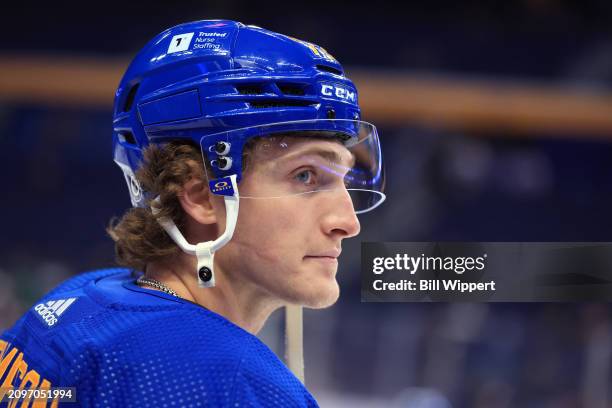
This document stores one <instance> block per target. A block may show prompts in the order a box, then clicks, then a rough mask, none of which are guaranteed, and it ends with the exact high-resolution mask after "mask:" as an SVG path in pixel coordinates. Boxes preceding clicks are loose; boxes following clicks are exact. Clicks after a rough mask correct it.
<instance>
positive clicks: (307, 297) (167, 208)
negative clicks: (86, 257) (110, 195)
mask: <svg viewBox="0 0 612 408" xmlns="http://www.w3.org/2000/svg"><path fill="white" fill-rule="evenodd" d="M113 144H114V158H115V162H116V163H117V164H118V165H119V166H120V168H121V169H122V170H123V173H124V176H125V179H126V181H127V183H128V187H129V191H130V196H131V199H132V204H133V206H134V207H135V208H134V209H132V210H131V211H130V212H129V213H128V214H127V215H126V216H125V217H124V218H123V219H122V221H121V222H119V223H118V224H116V225H114V226H113V227H111V228H110V229H109V232H110V233H111V235H112V236H113V238H114V239H115V241H116V242H117V253H118V255H119V260H120V261H121V262H122V263H124V264H127V265H130V266H132V267H136V268H139V269H142V268H143V267H144V266H145V265H146V264H147V263H149V262H153V261H159V260H162V259H164V258H165V259H169V258H171V257H173V256H174V257H177V256H179V254H180V253H182V252H185V253H187V254H191V255H196V256H195V261H194V265H193V266H191V267H193V268H194V269H195V271H196V277H197V279H198V281H199V283H200V286H203V287H210V286H214V285H215V279H229V278H230V277H231V278H232V279H234V280H235V281H239V280H241V279H243V280H244V279H246V280H248V281H250V282H252V283H255V284H256V285H259V286H260V287H261V290H262V291H269V292H278V293H273V294H274V295H275V296H277V297H279V298H281V299H284V300H286V301H290V302H300V303H305V304H308V305H311V306H313V307H317V306H324V305H325V304H329V303H330V302H331V301H333V300H335V298H336V297H337V285H336V283H335V279H334V275H335V272H336V269H337V260H336V258H337V256H338V255H339V250H340V243H341V241H342V239H344V238H347V237H350V236H354V235H356V234H357V233H358V232H359V222H358V221H357V218H356V214H357V213H359V212H365V211H369V210H371V209H373V208H375V207H376V206H378V205H379V204H380V203H382V201H383V200H384V198H385V196H384V194H383V192H382V190H383V187H384V172H383V167H382V158H381V153H380V145H379V140H378V135H377V133H376V128H375V127H374V126H372V125H371V124H369V123H366V122H362V121H360V109H359V105H358V102H357V90H356V88H355V86H354V84H353V83H352V82H351V81H350V80H349V79H348V78H347V77H346V76H345V75H344V71H343V68H342V66H341V65H340V64H339V63H338V62H337V61H336V60H335V59H334V58H333V57H332V56H331V55H329V54H328V53H327V52H326V51H325V50H324V49H323V48H321V47H319V46H317V45H314V44H311V43H307V42H304V41H301V40H296V39H294V38H291V37H287V36H284V35H281V34H277V33H273V32H270V31H267V30H264V29H261V28H258V27H254V26H245V25H242V24H240V23H236V22H232V21H220V20H216V21H198V22H193V23H188V24H183V25H180V26H177V27H174V28H172V29H169V30H167V31H165V32H163V33H161V34H160V35H158V36H157V37H155V38H154V39H153V40H152V41H151V42H149V44H147V46H145V47H144V48H143V50H142V51H141V52H140V53H139V54H138V55H137V56H136V58H135V59H134V61H133V62H132V63H131V65H130V67H129V68H128V70H127V72H126V74H125V76H124V78H123V79H122V81H121V83H120V86H119V89H118V90H117V94H116V97H115V108H114V139H113ZM238 214H240V216H239V217H238ZM130 217H131V218H130ZM162 228H163V229H162ZM178 248H180V252H179V249H178ZM215 254H216V255H215ZM215 268H219V270H221V271H223V274H222V275H219V276H217V275H215V273H214V270H215ZM215 276H217V277H216V278H215Z"/></svg>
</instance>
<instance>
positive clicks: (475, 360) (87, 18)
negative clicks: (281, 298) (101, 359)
mask: <svg viewBox="0 0 612 408" xmlns="http://www.w3.org/2000/svg"><path fill="white" fill-rule="evenodd" d="M288 3H289V2H268V3H261V2H248V1H232V0H227V1H223V2H219V3H213V2H206V1H197V2H196V1H176V2H172V3H170V2H162V1H155V0H150V1H148V2H146V3H142V4H139V3H138V2H118V1H114V0H110V1H104V2H100V3H91V4H86V3H83V2H80V3H61V5H60V4H55V3H53V4H52V5H49V4H47V5H33V4H30V3H28V4H27V5H24V6H23V7H22V8H20V7H21V6H19V5H18V4H13V5H11V6H7V7H8V8H5V9H4V10H3V16H2V17H1V18H2V24H1V25H0V32H1V33H2V35H0V138H1V139H0V140H1V144H0V146H1V149H0V163H1V164H0V166H1V168H2V169H3V171H2V176H1V179H2V180H4V181H3V182H2V184H3V185H4V188H3V192H2V194H1V196H2V198H1V199H0V213H2V215H3V217H2V234H0V329H2V328H6V327H8V326H10V325H12V323H13V322H14V321H15V320H16V319H17V318H18V316H19V315H20V314H21V313H23V312H24V311H25V310H27V308H28V307H30V306H31V305H32V303H33V302H35V300H36V299H37V297H38V296H40V295H41V294H43V293H44V292H46V291H47V290H48V289H49V288H51V287H53V286H54V285H55V284H57V283H58V282H59V281H61V280H63V279H65V278H67V277H69V276H71V275H73V274H76V273H79V272H81V271H84V270H88V269H93V268H101V267H107V266H112V265H113V264H114V261H113V257H114V254H113V245H112V243H111V240H110V239H109V238H107V237H106V235H105V232H104V227H105V225H106V224H107V223H108V221H109V219H110V218H111V217H112V216H118V215H121V214H122V212H123V211H124V210H125V209H126V208H127V207H128V206H129V205H130V202H129V196H128V192H127V189H126V187H125V183H124V179H123V176H122V173H121V171H120V170H119V168H118V167H116V166H115V164H114V163H113V162H112V158H111V109H112V102H113V96H114V91H115V88H116V86H117V84H118V82H119V79H120V77H121V75H122V72H123V70H124V69H125V68H126V67H127V64H128V63H129V60H130V59H131V57H132V56H133V55H134V54H135V53H136V52H137V51H138V50H139V49H140V48H141V47H142V46H143V45H144V44H145V43H146V42H147V41H148V40H149V39H150V38H151V37H152V36H154V35H155V34H157V33H158V32H160V31H162V30H163V29H165V28H167V27H169V26H172V25H175V24H178V23H180V22H185V21H191V20H197V19H209V18H226V19H235V20H239V21H242V22H244V23H248V24H255V25H259V26H262V27H264V28H268V29H271V30H274V31H278V32H282V33H285V34H288V35H291V36H294V37H297V38H301V39H305V40H308V41H311V42H314V43H317V44H319V45H321V46H323V47H324V48H326V49H327V50H328V51H329V52H330V53H331V54H332V55H334V56H335V57H336V58H337V59H338V60H339V61H340V62H341V63H342V64H344V66H345V68H346V71H347V74H348V76H349V77H351V78H353V79H354V80H355V82H356V83H357V85H358V87H359V90H360V101H361V104H362V108H363V112H364V115H363V117H364V119H366V120H369V121H371V122H374V123H375V124H376V125H377V126H378V128H379V132H380V134H381V137H382V140H383V150H384V157H385V160H386V167H387V172H388V173H387V174H388V184H387V195H388V200H387V202H386V203H385V204H384V205H383V206H382V207H380V209H379V210H377V211H375V212H373V213H371V214H366V215H364V216H363V218H362V219H361V222H362V233H361V235H360V236H359V237H358V238H356V239H353V240H352V241H350V242H346V243H345V245H344V252H343V255H342V259H341V267H340V270H339V275H338V279H339V281H340V284H341V287H342V295H341V299H340V301H339V302H338V303H337V304H336V305H335V306H333V307H332V308H330V309H326V310H322V311H306V312H305V322H304V324H305V330H304V332H305V358H306V381H307V384H308V386H309V388H310V389H311V390H312V392H313V394H314V395H315V397H317V399H318V400H319V402H320V404H321V405H322V406H323V407H378V406H387V407H418V408H447V407H453V408H462V407H477V408H482V407H528V408H530V407H562V408H569V407H589V408H592V407H594V408H599V407H602V408H603V407H612V391H611V390H612V379H611V374H612V368H611V355H612V331H611V330H612V328H611V324H612V316H611V311H612V308H611V307H610V305H609V304H604V303H599V304H597V303H591V304H586V303H573V304H565V303H529V304H527V303H523V304H521V303H491V304H477V303H475V304H470V303H456V304H448V303H404V304H399V303H398V304H391V303H388V304H382V303H381V304H375V303H361V302H360V287H359V285H360V276H359V274H360V271H359V260H360V242H361V241H444V240H459V241H612V216H611V215H610V209H611V208H612V188H611V186H612V183H611V181H610V180H612V2H610V1H609V0H584V1H569V0H567V1H564V0H521V1H506V2H491V1H484V0H472V1H450V0H449V1H443V0H433V1H427V2H405V4H402V5H398V4H384V3H382V2H375V3H372V2H368V3H355V4H352V3H351V4H343V3H339V2H320V3H319V2H308V3H302V4H299V3H292V4H288ZM282 330H283V319H282V313H281V312H277V313H276V314H274V315H273V316H272V318H271V319H270V321H269V322H268V324H267V326H266V327H265V329H264V330H263V331H262V333H261V335H260V337H261V338H262V339H263V340H264V341H265V342H266V343H267V344H268V345H269V346H270V347H271V348H272V349H273V350H274V351H275V352H277V353H278V354H279V355H281V356H282V353H283V337H282Z"/></svg>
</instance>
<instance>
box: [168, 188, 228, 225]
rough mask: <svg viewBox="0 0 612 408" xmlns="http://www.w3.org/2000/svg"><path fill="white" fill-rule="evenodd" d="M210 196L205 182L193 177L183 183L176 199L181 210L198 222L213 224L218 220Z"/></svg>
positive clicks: (212, 198)
mask: <svg viewBox="0 0 612 408" xmlns="http://www.w3.org/2000/svg"><path fill="white" fill-rule="evenodd" d="M212 196H213V194H212V193H211V192H210V190H209V189H208V186H207V185H206V183H205V182H204V181H203V180H201V179H198V178H195V177H194V178H192V179H191V180H189V181H188V182H186V183H185V185H184V186H183V191H182V192H181V193H180V194H179V195H178V199H179V202H180V203H181V207H183V211H185V213H187V214H188V215H189V216H190V217H191V218H193V219H194V220H195V221H197V222H198V223H200V224H215V223H216V222H217V221H218V220H217V214H216V212H215V206H214V204H213V200H214V197H212Z"/></svg>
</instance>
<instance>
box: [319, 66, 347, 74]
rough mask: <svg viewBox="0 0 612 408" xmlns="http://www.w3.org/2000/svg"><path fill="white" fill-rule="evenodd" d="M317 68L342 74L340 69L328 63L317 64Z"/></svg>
mask: <svg viewBox="0 0 612 408" xmlns="http://www.w3.org/2000/svg"><path fill="white" fill-rule="evenodd" d="M317 69H318V70H319V71H325V72H331V73H332V74H336V75H342V71H340V70H339V69H338V68H334V67H330V66H329V65H321V64H319V65H317Z"/></svg>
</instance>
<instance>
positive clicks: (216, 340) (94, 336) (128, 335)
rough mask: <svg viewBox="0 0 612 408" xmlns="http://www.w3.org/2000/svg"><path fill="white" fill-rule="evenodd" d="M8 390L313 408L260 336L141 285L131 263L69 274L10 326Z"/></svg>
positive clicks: (4, 371)
mask: <svg viewBox="0 0 612 408" xmlns="http://www.w3.org/2000/svg"><path fill="white" fill-rule="evenodd" d="M9 387H13V389H20V388H21V389H24V390H28V389H40V390H44V389H54V388H56V387H74V388H75V394H76V395H75V397H76V400H77V402H78V405H80V406H100V407H106V406H109V407H126V406H127V407H139V406H149V405H150V406H176V407H277V406H278V407H316V406H317V403H316V401H315V400H314V398H313V397H312V395H311V394H310V393H309V392H308V391H307V390H306V388H305V387H304V386H303V385H302V383H301V382H300V381H299V380H298V379H297V378H296V377H295V376H294V375H293V374H292V373H291V372H290V371H289V370H288V369H287V367H286V366H285V365H284V364H283V363H282V362H281V361H280V360H279V359H278V358H277V357H276V355H275V354H274V353H273V352H272V351H271V350H270V349H269V348H268V347H267V346H266V345H265V344H263V343H262V342H261V341H260V340H259V339H258V338H257V337H255V336H253V335H252V334H250V333H248V332H247V331H245V330H243V329H241V328H240V327H238V326H236V325H235V324H233V323H231V322H230V321H229V320H227V319H225V318H224V317H222V316H220V315H218V314H216V313H214V312H212V311H210V310H207V309H205V308H204V307H202V306H199V305H197V304H195V303H191V302H189V301H186V300H182V299H179V298H176V297H174V296H170V295H167V294H165V293H162V292H159V291H155V290H151V289H147V288H143V287H140V286H137V285H136V284H135V277H134V276H132V274H131V272H130V271H129V270H127V269H106V270H100V271H94V272H89V273H85V274H82V275H79V276H77V277H74V278H72V279H69V280H68V281H66V282H64V283H63V284H61V285H60V286H59V287H58V288H56V289H54V290H53V291H51V292H50V293H49V294H48V295H47V296H45V297H44V298H43V299H42V300H41V301H40V302H38V303H37V304H36V305H34V306H33V307H32V308H31V309H30V310H29V311H28V312H27V313H26V314H25V315H24V316H23V317H22V318H21V319H20V320H19V321H18V322H17V323H16V324H15V325H14V326H13V327H12V328H11V329H9V330H8V331H6V332H4V333H3V334H2V336H0V388H3V389H4V392H6V389H7V388H9ZM0 392H2V391H0ZM14 402H15V401H14ZM32 402H35V403H38V405H37V404H33V405H32ZM19 403H20V404H21V401H20V402H19ZM6 404H7V403H6V402H3V403H2V404H0V405H1V406H5V405H6ZM55 404H57V400H56V402H55ZM55 404H54V403H53V400H49V401H43V400H37V401H31V404H30V406H41V407H42V406H53V405H55ZM60 405H63V404H62V403H61V402H60ZM67 405H68V406H75V405H74V404H67ZM17 406H21V405H17ZM23 406H27V405H23Z"/></svg>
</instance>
